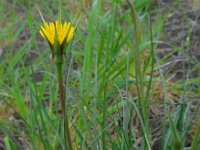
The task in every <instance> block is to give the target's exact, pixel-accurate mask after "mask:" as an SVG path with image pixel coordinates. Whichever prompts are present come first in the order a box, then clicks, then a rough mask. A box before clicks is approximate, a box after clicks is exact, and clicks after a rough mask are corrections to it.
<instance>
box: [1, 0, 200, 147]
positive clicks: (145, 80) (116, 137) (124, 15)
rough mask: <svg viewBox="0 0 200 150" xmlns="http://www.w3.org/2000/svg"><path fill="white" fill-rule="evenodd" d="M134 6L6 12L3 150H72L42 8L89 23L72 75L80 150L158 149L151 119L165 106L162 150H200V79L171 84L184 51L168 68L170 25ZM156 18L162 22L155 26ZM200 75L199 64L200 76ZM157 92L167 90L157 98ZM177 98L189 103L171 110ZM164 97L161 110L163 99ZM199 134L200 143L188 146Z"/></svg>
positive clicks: (119, 0) (70, 109) (46, 4)
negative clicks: (164, 51) (43, 32)
mask: <svg viewBox="0 0 200 150" xmlns="http://www.w3.org/2000/svg"><path fill="white" fill-rule="evenodd" d="M128 2H129V1H125V0H112V1H111V0H110V1H105V0H99V1H93V2H92V5H90V6H88V5H87V3H85V1H75V2H74V1H72V0H69V1H62V2H61V4H62V5H61V6H59V3H57V2H55V1H53V0H48V1H39V0H29V1H25V0H13V1H1V2H0V4H1V5H0V15H1V16H2V17H1V18H0V29H1V32H0V48H1V49H2V50H3V53H2V55H0V106H1V107H0V109H2V111H0V141H2V144H3V145H4V147H5V148H6V150H15V149H17V150H18V149H25V147H26V148H27V149H33V150H38V149H46V150H51V149H52V150H56V149H63V150H64V149H67V142H66V137H65V136H66V135H65V134H64V133H65V128H64V121H63V120H62V119H61V118H60V112H59V110H60V104H59V96H58V87H57V78H56V69H55V65H54V64H52V63H51V62H50V59H49V55H50V49H49V46H48V45H47V43H46V42H45V40H43V39H42V38H41V37H40V35H39V33H38V28H37V25H36V24H35V22H34V20H33V18H34V19H35V20H36V21H38V22H39V23H42V20H41V18H40V15H39V12H38V10H37V7H38V8H39V9H40V10H41V12H42V14H43V16H44V18H45V19H46V20H48V21H54V20H56V19H57V18H58V17H59V7H61V16H62V20H63V21H64V20H67V21H73V22H75V23H74V24H76V23H77V22H78V20H79V19H78V18H79V17H80V22H79V24H78V25H77V29H76V35H75V38H74V40H73V41H72V42H71V43H70V45H69V46H68V48H67V50H66V59H65V63H64V65H63V66H64V71H63V72H64V80H65V87H66V99H67V105H66V111H67V113H68V117H69V118H70V119H69V122H70V132H71V135H72V137H71V138H72V143H73V148H74V149H83V150H84V149H91V150H97V149H103V150H107V149H114V150H118V149H119V150H121V149H137V150H140V149H152V146H153V144H154V143H153V141H154V140H156V139H153V138H152V137H153V136H152V134H153V133H152V131H153V130H154V128H153V124H154V122H152V121H151V119H149V118H150V116H151V112H152V111H151V110H150V109H152V108H154V109H157V108H155V107H156V106H157V105H159V106H161V107H162V108H160V109H159V110H160V112H162V114H159V116H154V117H155V118H156V117H158V118H159V120H157V121H158V122H159V121H160V122H161V125H160V127H159V129H160V133H161V137H160V144H161V149H163V150H167V149H178V148H181V149H182V148H183V147H185V146H186V144H188V143H189V145H190V146H191V148H192V149H193V150H195V149H196V148H197V147H198V146H199V143H200V142H199V141H200V137H199V136H198V135H199V134H198V133H199V123H198V122H199V120H198V119H196V120H195V118H196V116H197V115H198V113H199V102H198V103H197V106H196V109H195V111H191V108H192V101H191V97H195V98H197V99H198V98H199V97H200V86H199V83H200V82H199V81H200V78H199V77H195V78H189V73H187V76H186V77H185V79H179V80H178V81H177V83H176V84H173V83H171V84H169V82H168V81H167V79H168V78H169V77H170V76H171V74H168V73H165V72H163V68H162V65H165V64H166V63H168V58H170V57H171V56H172V55H173V53H175V52H177V51H181V50H182V49H183V47H181V46H180V47H177V46H174V45H170V43H167V44H169V46H170V47H171V48H172V49H173V52H172V53H170V54H169V55H166V56H165V57H163V58H162V59H160V58H158V57H157V55H156V53H157V46H158V45H159V44H160V43H165V42H164V41H161V40H160V37H161V36H162V34H163V33H162V30H163V24H164V22H165V21H166V20H167V18H166V16H167V15H166V16H164V18H163V17H162V16H159V14H160V10H157V11H155V10H151V6H150V4H151V1H150V0H136V1H135V2H134V5H133V3H132V2H131V3H128ZM173 8H174V7H173ZM173 8H172V9H173ZM152 15H157V16H158V19H157V20H156V21H154V22H151V16H152ZM189 34H190V33H189V32H188V35H189ZM41 39H42V40H41ZM189 44H190V41H188V46H189ZM183 55H184V56H185V57H186V58H188V59H189V60H191V61H192V58H190V56H189V55H187V53H183ZM199 67H200V65H199V64H196V65H195V66H194V68H193V71H195V70H196V71H198V70H199ZM156 74H158V75H156ZM157 83H159V85H160V90H158V89H155V88H154V86H155V85H156V84H157ZM191 85H194V86H191ZM171 91H173V92H174V93H178V94H179V99H178V103H177V104H176V103H175V102H172V101H171V100H170V97H169V94H171ZM161 92H162V93H163V97H162V100H160V101H159V100H157V99H156V98H155V96H154V94H155V93H156V94H158V95H159V93H161ZM171 107H173V109H172V110H171V109H170V108H171ZM197 124H198V125H197ZM194 125H197V127H196V130H195V131H196V134H195V135H194V136H193V137H191V138H190V139H188V136H187V135H188V132H190V131H191V129H192V128H194ZM1 138H2V139H3V140H1ZM0 149H1V148H0Z"/></svg>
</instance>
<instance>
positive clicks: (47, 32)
mask: <svg viewBox="0 0 200 150" xmlns="http://www.w3.org/2000/svg"><path fill="white" fill-rule="evenodd" d="M39 32H40V34H41V36H42V37H44V38H45V39H46V40H47V41H48V42H49V44H50V45H51V46H53V45H54V41H55V37H56V32H57V38H58V43H59V45H63V44H64V43H63V42H64V40H65V41H66V44H68V43H69V42H70V41H71V39H72V38H73V37H74V32H75V28H74V27H73V26H72V25H71V23H70V22H69V23H68V22H65V23H64V24H63V25H62V23H61V22H60V21H56V22H55V23H53V22H50V23H47V22H45V23H44V25H43V26H40V31H39Z"/></svg>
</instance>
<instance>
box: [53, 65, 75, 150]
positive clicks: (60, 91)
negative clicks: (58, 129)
mask: <svg viewBox="0 0 200 150" xmlns="http://www.w3.org/2000/svg"><path fill="white" fill-rule="evenodd" d="M56 68H57V75H58V82H59V95H60V101H61V112H62V117H64V116H65V117H66V134H67V143H68V149H69V150H72V143H71V136H70V132H69V124H68V117H67V112H65V95H64V86H63V78H62V63H57V64H56Z"/></svg>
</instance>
